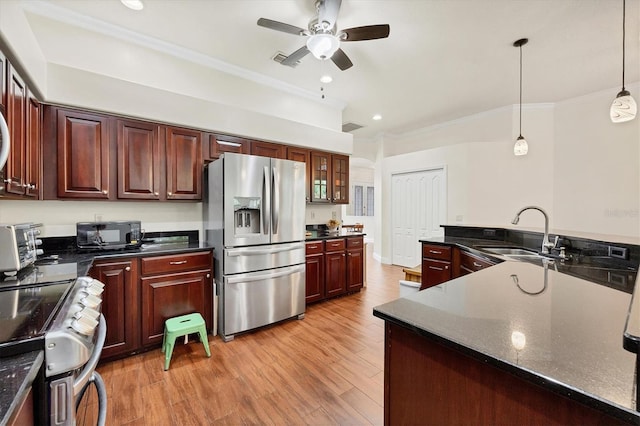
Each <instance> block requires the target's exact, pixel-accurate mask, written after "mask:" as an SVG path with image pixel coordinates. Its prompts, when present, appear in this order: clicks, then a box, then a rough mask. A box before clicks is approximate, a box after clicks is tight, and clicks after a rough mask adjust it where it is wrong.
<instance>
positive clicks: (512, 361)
mask: <svg viewBox="0 0 640 426" xmlns="http://www.w3.org/2000/svg"><path fill="white" fill-rule="evenodd" d="M487 241H489V240H487ZM487 241H481V240H478V239H467V238H456V237H453V238H452V237H444V238H439V239H430V240H424V242H433V243H444V244H455V245H457V246H459V247H462V248H465V249H468V250H471V251H474V250H476V249H475V248H474V247H477V246H478V242H480V243H481V244H484V243H486V242H487ZM490 243H492V244H493V245H500V244H502V245H504V244H505V243H504V242H497V241H490ZM489 245H491V244H489ZM496 258H500V256H497V257H496ZM499 260H505V261H503V262H502V263H499V264H497V265H494V266H492V267H490V268H486V269H483V270H481V271H478V272H475V273H472V274H469V275H465V276H462V277H460V278H456V279H454V280H451V281H448V282H446V283H444V284H440V285H438V286H435V287H431V288H429V289H426V290H423V291H420V292H418V293H415V294H412V295H411V296H408V297H406V298H400V299H397V300H395V301H392V302H389V303H386V304H384V305H381V306H377V307H375V308H374V315H375V316H377V317H379V318H382V319H384V320H385V321H390V322H393V323H396V324H398V325H401V326H403V327H406V328H409V329H412V330H414V331H416V332H417V333H419V334H422V335H424V336H426V337H429V338H432V339H434V340H436V341H439V342H441V343H443V344H445V345H448V346H451V347H453V348H455V349H456V350H460V351H462V352H464V353H466V354H468V355H470V356H473V357H475V358H477V359H480V360H482V361H483V362H488V363H491V364H492V365H495V366H497V367H499V368H501V369H504V370H507V371H509V372H511V373H513V374H515V375H518V376H520V377H523V378H525V379H527V380H529V381H531V382H534V383H536V384H539V385H541V386H543V387H545V388H548V389H552V390H554V391H556V392H559V393H561V394H563V395H565V396H567V397H569V398H573V399H575V400H577V401H579V402H581V403H584V404H586V405H589V406H592V407H594V408H598V409H600V410H602V411H605V412H608V413H609V414H611V415H613V416H616V417H618V418H621V419H623V420H625V421H631V422H638V421H640V413H639V412H638V411H637V410H638V407H637V401H636V389H635V386H636V384H635V381H636V376H635V375H636V374H637V372H636V370H635V369H636V355H635V354H634V353H631V352H629V351H628V350H625V349H624V348H623V338H622V334H623V331H624V330H625V322H626V321H627V315H628V313H629V305H630V302H631V299H632V294H631V293H632V291H629V288H627V286H625V288H622V289H618V288H615V286H608V285H606V284H604V285H603V284H598V283H596V282H597V280H595V281H596V282H593V281H588V280H585V279H583V278H581V277H578V276H575V274H571V273H570V272H571V271H570V269H568V268H570V267H571V264H568V265H563V264H562V262H559V261H555V262H547V261H542V260H541V259H539V258H537V259H534V260H532V261H519V260H513V259H505V258H502V259H499ZM588 265H590V264H587V266H585V268H586V269H588V270H591V269H593V268H594V267H592V266H588ZM563 268H564V270H563ZM595 268H596V269H598V268H600V267H595ZM614 270H615V268H614ZM632 274H633V277H634V278H635V272H632ZM632 289H633V282H632V283H631V290H632ZM636 315H639V314H637V313H636ZM631 322H633V320H631ZM636 328H637V327H636ZM514 336H516V337H514ZM522 336H524V341H525V342H526V343H525V345H524V347H523V348H522V349H521V350H516V348H515V346H514V344H512V341H514V340H513V339H517V338H518V337H519V338H521V339H522Z"/></svg>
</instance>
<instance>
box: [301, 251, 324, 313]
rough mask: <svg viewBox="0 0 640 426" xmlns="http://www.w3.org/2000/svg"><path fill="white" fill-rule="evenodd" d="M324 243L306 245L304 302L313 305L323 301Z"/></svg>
mask: <svg viewBox="0 0 640 426" xmlns="http://www.w3.org/2000/svg"><path fill="white" fill-rule="evenodd" d="M324 270H325V266H324V242H323V241H314V242H308V243H307V244H306V272H305V281H306V292H305V302H306V303H313V302H317V301H318V300H322V299H324V288H325V285H324Z"/></svg>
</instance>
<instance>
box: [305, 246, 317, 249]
mask: <svg viewBox="0 0 640 426" xmlns="http://www.w3.org/2000/svg"><path fill="white" fill-rule="evenodd" d="M307 248H310V249H315V248H318V246H307Z"/></svg>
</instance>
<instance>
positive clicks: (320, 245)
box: [305, 241, 324, 255]
mask: <svg viewBox="0 0 640 426" xmlns="http://www.w3.org/2000/svg"><path fill="white" fill-rule="evenodd" d="M305 249H306V251H305V254H307V255H310V254H322V253H323V252H324V241H310V242H308V243H306V245H305Z"/></svg>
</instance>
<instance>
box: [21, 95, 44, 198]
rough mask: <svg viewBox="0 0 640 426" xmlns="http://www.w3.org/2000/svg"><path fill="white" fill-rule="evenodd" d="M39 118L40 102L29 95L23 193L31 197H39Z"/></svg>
mask: <svg viewBox="0 0 640 426" xmlns="http://www.w3.org/2000/svg"><path fill="white" fill-rule="evenodd" d="M41 119H42V108H41V107H40V103H39V102H38V101H37V100H36V99H34V98H33V97H31V96H30V97H29V102H28V103H27V147H26V148H27V149H26V157H27V158H26V165H25V184H26V185H27V186H26V192H25V195H27V196H29V197H33V198H41V197H40V174H41V161H40V160H41V154H40V140H41V129H42V127H41Z"/></svg>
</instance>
